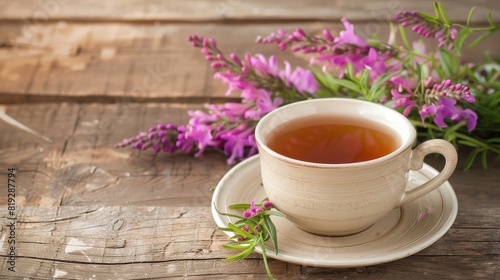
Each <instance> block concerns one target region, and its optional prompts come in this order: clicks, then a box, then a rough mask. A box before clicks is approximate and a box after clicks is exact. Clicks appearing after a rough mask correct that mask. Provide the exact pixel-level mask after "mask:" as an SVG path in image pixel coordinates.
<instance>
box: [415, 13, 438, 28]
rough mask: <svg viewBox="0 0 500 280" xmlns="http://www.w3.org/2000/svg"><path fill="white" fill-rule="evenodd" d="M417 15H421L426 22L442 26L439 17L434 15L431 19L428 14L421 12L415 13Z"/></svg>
mask: <svg viewBox="0 0 500 280" xmlns="http://www.w3.org/2000/svg"><path fill="white" fill-rule="evenodd" d="M417 13H418V14H419V15H421V16H422V17H423V18H424V19H425V20H426V21H429V22H432V23H436V24H440V25H441V24H443V22H442V21H441V19H440V18H439V15H436V17H433V16H431V15H429V14H426V13H423V12H417Z"/></svg>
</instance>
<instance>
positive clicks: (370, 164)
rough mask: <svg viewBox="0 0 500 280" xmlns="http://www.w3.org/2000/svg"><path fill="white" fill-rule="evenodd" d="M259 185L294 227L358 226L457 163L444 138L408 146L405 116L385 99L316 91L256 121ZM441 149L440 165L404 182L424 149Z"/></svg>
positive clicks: (410, 132) (342, 231)
mask: <svg viewBox="0 0 500 280" xmlns="http://www.w3.org/2000/svg"><path fill="white" fill-rule="evenodd" d="M255 137H256V141H257V145H258V149H259V158H260V166H261V176H262V183H263V186H264V190H265V193H266V195H267V196H268V198H269V200H270V201H272V203H273V205H274V206H275V207H276V208H277V209H278V210H280V211H281V212H283V213H285V214H286V217H287V219H288V220H290V221H291V222H292V223H294V224H295V225H296V226H298V227H299V228H301V229H303V230H305V231H307V232H310V233H313V234H319V235H328V236H342V235H350V234H355V233H358V232H361V231H363V230H365V229H367V228H369V227H370V226H371V225H373V224H374V223H375V222H376V221H377V220H379V219H381V218H382V217H384V215H386V214H387V213H389V212H390V211H391V210H392V209H394V208H396V207H399V206H402V205H404V204H407V203H409V202H411V201H413V200H415V199H417V198H419V197H421V196H423V195H425V194H427V193H429V192H431V191H433V190H435V189H436V188H438V187H439V186H440V185H441V184H443V183H444V182H445V181H446V180H447V179H448V178H449V177H450V176H451V174H452V173H453V171H454V170H455V167H456V164H457V152H456V149H455V148H454V147H453V145H452V144H450V143H449V142H447V141H445V140H440V139H433V140H428V141H426V142H424V143H422V144H420V145H419V146H417V147H416V148H415V149H412V145H413V144H414V142H415V138H416V131H415V128H414V127H413V125H412V124H411V123H410V122H409V121H408V119H407V118H406V117H405V116H403V115H402V114H400V113H399V112H397V111H395V110H393V109H391V108H388V107H386V106H383V105H380V104H376V103H372V102H368V101H361V100H355V99H345V98H321V99H313V100H307V101H300V102H295V103H292V104H289V105H286V106H282V107H280V108H277V109H275V110H273V111H271V112H270V113H268V114H267V115H266V116H264V117H263V118H262V119H261V120H260V121H259V123H258V124H257V127H256V130H255ZM430 153H439V154H442V155H443V156H444V158H445V160H446V163H445V166H444V168H443V170H442V171H441V172H440V173H439V174H438V175H437V176H436V177H435V178H433V179H431V180H429V181H428V182H426V183H424V184H422V185H421V186H418V187H415V188H413V189H411V190H409V189H406V186H407V182H408V177H409V171H410V170H419V169H421V168H422V167H423V163H424V157H425V156H426V155H427V154H430Z"/></svg>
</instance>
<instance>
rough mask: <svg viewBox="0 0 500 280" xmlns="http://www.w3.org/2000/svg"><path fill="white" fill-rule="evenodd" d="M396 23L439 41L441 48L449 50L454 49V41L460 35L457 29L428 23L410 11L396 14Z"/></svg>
mask: <svg viewBox="0 0 500 280" xmlns="http://www.w3.org/2000/svg"><path fill="white" fill-rule="evenodd" d="M395 21H396V22H398V23H400V24H401V25H402V26H405V27H406V26H411V29H412V30H413V31H414V32H416V33H417V34H419V35H421V36H424V37H428V38H430V37H433V38H436V39H438V42H439V43H438V47H439V48H444V47H447V48H448V49H449V50H452V49H453V48H454V41H455V40H456V39H457V35H458V30H457V29H456V28H455V27H449V26H445V25H443V24H440V23H437V22H431V21H428V20H426V19H425V18H424V17H423V16H422V15H420V14H419V13H417V12H408V11H403V12H399V13H398V14H396V17H395Z"/></svg>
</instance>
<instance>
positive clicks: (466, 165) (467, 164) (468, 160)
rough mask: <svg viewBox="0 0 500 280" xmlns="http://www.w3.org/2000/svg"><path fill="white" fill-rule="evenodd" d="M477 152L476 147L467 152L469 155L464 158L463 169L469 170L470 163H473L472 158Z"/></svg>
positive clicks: (473, 158)
mask: <svg viewBox="0 0 500 280" xmlns="http://www.w3.org/2000/svg"><path fill="white" fill-rule="evenodd" d="M477 153H478V149H474V150H473V151H472V152H471V153H470V154H469V156H468V157H467V159H466V160H465V164H464V171H466V170H469V168H471V166H472V164H473V163H474V160H475V159H476V156H477Z"/></svg>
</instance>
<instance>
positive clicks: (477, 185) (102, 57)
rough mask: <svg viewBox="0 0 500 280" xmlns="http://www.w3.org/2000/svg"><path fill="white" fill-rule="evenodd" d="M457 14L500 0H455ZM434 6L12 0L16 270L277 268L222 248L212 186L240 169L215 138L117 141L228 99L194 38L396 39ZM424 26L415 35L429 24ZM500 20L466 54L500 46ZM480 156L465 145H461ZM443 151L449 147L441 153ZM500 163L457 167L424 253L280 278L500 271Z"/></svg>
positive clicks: (4, 152) (4, 12) (493, 274)
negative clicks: (450, 217)
mask: <svg viewBox="0 0 500 280" xmlns="http://www.w3.org/2000/svg"><path fill="white" fill-rule="evenodd" d="M443 4H444V6H445V8H446V9H447V10H448V12H449V15H450V17H451V19H452V20H457V21H462V22H463V21H464V20H465V18H466V16H467V14H468V11H469V9H470V8H471V7H472V6H473V5H475V6H477V10H476V16H474V18H473V22H474V24H476V25H481V24H483V23H485V15H486V11H488V10H490V11H491V12H492V15H493V19H494V20H495V21H496V22H499V21H500V2H498V1H487V0H484V1H464V0H462V1H451V0H448V1H443ZM404 9H408V10H417V9H418V10H424V11H427V12H431V11H432V1H409V0H408V1H405V0H394V1H381V0H372V1H362V0H350V1H320V0H315V1H262V0H256V1H243V0H212V1H210V0H191V1H170V0H168V1H167V0H163V1H161V0H143V1H132V0H123V1H102V0H100V1H95V0H81V1H70V0H47V1H34V0H18V1H0V114H3V113H5V114H7V115H8V116H10V117H12V118H13V119H15V120H17V121H19V122H20V123H22V124H24V125H26V126H28V127H30V128H31V129H33V130H35V131H37V132H39V133H40V134H41V135H38V136H37V135H33V134H29V133H27V132H26V131H24V130H21V129H18V128H16V127H14V126H12V125H9V124H8V123H6V122H4V121H0V178H2V179H0V188H1V189H0V216H1V217H4V218H5V217H7V206H6V194H7V190H6V184H7V183H6V182H2V180H3V181H7V169H8V168H10V167H15V168H16V169H17V170H18V173H17V177H16V179H17V180H18V181H17V192H16V196H17V205H18V206H20V207H18V209H17V217H18V224H17V225H18V228H17V232H16V233H17V239H16V242H17V244H18V246H17V248H18V251H17V253H18V258H17V262H16V268H17V271H16V273H12V272H10V271H8V270H7V268H8V263H7V261H8V258H7V257H6V254H7V241H6V239H5V237H6V236H7V234H8V230H9V229H8V228H7V226H6V225H7V222H6V219H3V218H2V220H1V221H2V224H0V278H1V279H53V278H57V279H132V278H133V279H265V278H266V276H265V269H264V266H263V263H262V260H261V257H260V255H258V254H253V255H251V257H250V258H249V259H248V260H245V261H243V262H238V263H228V262H225V261H223V259H224V258H225V257H227V256H228V252H227V251H225V250H223V249H222V248H221V247H220V245H221V244H223V242H224V241H225V236H224V234H223V233H221V232H219V231H217V230H216V229H215V223H214V222H213V220H212V217H211V214H210V199H211V193H210V191H209V188H211V187H214V186H215V185H216V184H217V182H218V181H219V180H220V178H221V177H222V176H223V175H224V174H225V173H226V172H227V171H228V170H229V169H230V168H231V166H228V165H226V162H225V159H226V157H225V156H224V155H222V154H218V153H215V152H212V153H207V154H205V155H204V156H202V157H200V158H196V159H194V158H192V157H191V156H188V155H184V154H175V155H167V154H159V155H155V154H153V153H152V152H150V151H146V152H138V151H131V150H127V149H114V148H113V145H114V144H115V143H117V142H119V141H120V140H121V139H122V138H125V137H129V136H132V135H134V134H135V133H138V132H140V131H144V130H146V129H147V128H148V127H149V126H151V125H154V124H156V123H160V122H171V123H179V124H181V123H184V122H185V121H187V119H188V116H187V113H186V112H187V110H189V109H198V108H201V107H202V106H203V104H205V103H207V102H211V103H218V102H224V101H226V100H229V99H234V98H236V97H237V96H232V97H226V96H224V92H225V91H226V88H225V87H224V85H222V84H221V83H220V81H214V80H213V73H214V72H213V71H212V70H211V69H210V67H209V64H208V63H206V62H205V61H204V60H203V56H202V55H201V54H200V53H199V50H198V49H194V48H191V47H190V45H189V43H188V42H186V37H187V36H188V35H192V34H199V35H203V36H206V37H214V38H216V39H217V40H218V43H219V46H220V47H221V49H222V50H225V51H228V52H235V53H237V54H244V53H245V52H250V53H257V52H260V53H263V54H265V55H269V54H272V53H277V54H278V55H279V58H281V59H286V60H288V61H290V62H291V63H293V64H299V65H306V64H307V58H304V57H302V56H300V55H294V54H291V53H289V52H286V53H278V50H277V47H276V46H271V45H258V44H255V43H254V40H255V37H256V36H257V35H267V34H269V33H271V32H273V31H275V30H276V29H279V28H281V29H285V30H289V31H291V30H293V29H295V27H301V28H303V29H304V30H306V31H308V32H320V31H321V30H322V29H324V28H328V29H330V30H331V31H332V33H333V34H337V33H338V31H340V30H342V29H343V26H342V25H341V24H340V19H341V18H342V17H347V18H348V19H349V20H350V21H351V23H354V24H355V26H356V30H357V32H358V34H361V35H364V37H367V36H369V34H371V33H373V32H377V33H379V34H380V36H381V37H382V38H384V36H385V37H387V21H388V20H390V19H391V18H392V17H393V16H394V14H395V13H396V12H397V11H399V10H404ZM413 38H416V37H415V36H414V37H413ZM499 43H500V36H499V34H497V35H495V36H493V37H491V38H489V39H488V40H487V41H485V42H484V43H483V44H482V45H480V46H479V47H478V48H476V49H473V50H467V51H466V52H465V55H464V60H467V61H482V59H483V56H484V54H485V53H490V54H492V55H494V56H497V57H500V48H499V47H498V46H499ZM460 152H461V155H465V153H464V151H460ZM430 161H431V162H432V163H434V164H437V165H439V164H440V162H439V161H438V160H436V159H430ZM499 174H500V163H499V162H498V161H497V162H491V164H490V167H489V169H488V170H483V169H481V167H480V166H479V165H477V166H474V167H473V168H472V169H471V170H469V171H467V172H462V171H460V170H457V172H455V174H454V175H453V176H452V178H451V179H450V182H451V184H452V185H453V187H454V189H455V191H456V193H457V196H458V200H459V214H458V217H457V220H456V222H455V224H454V226H453V227H452V229H451V230H450V231H449V232H448V233H447V234H446V235H445V236H444V237H443V238H442V239H440V240H439V241H438V242H436V243H435V244H434V245H432V246H431V247H429V248H427V249H425V250H424V251H422V252H420V253H418V254H416V255H414V256H411V257H409V258H405V259H402V260H399V261H395V262H392V263H388V264H383V265H377V266H371V267H361V268H353V269H340V270H339V269H326V268H314V267H307V266H300V265H293V264H288V263H284V262H280V261H271V262H270V265H271V268H272V271H273V272H274V274H275V276H276V277H277V278H279V279H366V278H369V279H500V242H499V240H500V231H499V230H500V175H499Z"/></svg>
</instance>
